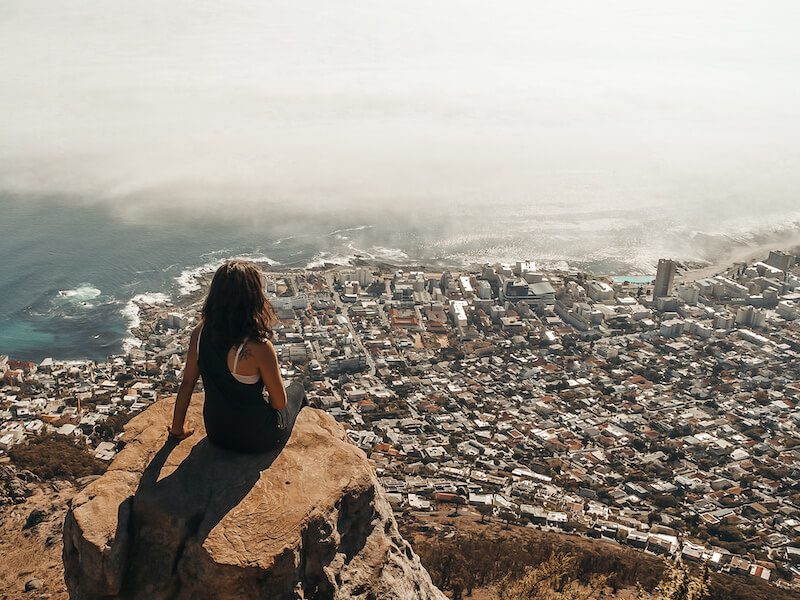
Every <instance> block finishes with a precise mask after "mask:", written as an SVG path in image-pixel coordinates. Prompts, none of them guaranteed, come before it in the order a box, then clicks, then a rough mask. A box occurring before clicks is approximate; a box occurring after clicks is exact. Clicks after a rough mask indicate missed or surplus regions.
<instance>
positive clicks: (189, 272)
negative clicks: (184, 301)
mask: <svg viewBox="0 0 800 600" xmlns="http://www.w3.org/2000/svg"><path fill="white" fill-rule="evenodd" d="M220 262H221V261H219V260H215V261H214V262H210V263H206V264H204V265H201V266H199V267H194V268H192V269H185V270H184V271H183V272H182V273H181V274H180V275H178V276H177V277H176V278H175V281H177V282H178V293H179V294H180V295H181V296H186V295H187V294H191V293H192V292H196V291H197V290H199V289H200V282H199V281H198V280H199V279H200V277H202V276H203V275H205V274H206V273H213V272H214V271H215V270H216V268H217V267H218V266H219V264H220Z"/></svg>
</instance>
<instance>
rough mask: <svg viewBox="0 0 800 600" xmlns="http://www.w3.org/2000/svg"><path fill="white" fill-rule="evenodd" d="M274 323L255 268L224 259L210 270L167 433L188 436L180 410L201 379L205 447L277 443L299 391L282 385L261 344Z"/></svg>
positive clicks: (252, 448) (270, 353) (267, 346)
mask: <svg viewBox="0 0 800 600" xmlns="http://www.w3.org/2000/svg"><path fill="white" fill-rule="evenodd" d="M274 321H275V312H274V309H273V308H272V306H271V304H270V303H269V300H268V299H267V297H266V295H265V293H264V287H263V274H262V273H261V271H260V270H259V269H258V267H257V265H255V264H253V263H251V262H248V261H241V260H231V261H227V262H226V263H225V264H223V265H222V266H221V267H220V268H219V269H217V272H216V273H215V274H214V277H213V279H212V281H211V286H210V287H209V291H208V296H207V297H206V301H205V304H204V305H203V310H202V322H201V323H202V324H201V325H200V326H198V327H197V328H196V329H195V331H194V332H193V333H192V338H191V344H190V347H189V353H188V356H187V359H186V365H185V367H184V372H183V381H182V382H181V386H180V388H179V389H178V397H177V399H176V402H175V411H174V413H173V419H172V426H171V427H170V432H171V434H172V435H174V436H176V437H179V438H185V437H187V436H189V435H191V434H192V432H193V430H192V429H191V428H187V426H186V423H185V418H186V411H187V409H188V406H189V402H190V401H191V394H192V390H193V388H194V385H195V383H196V382H197V380H198V378H200V377H202V378H203V385H204V387H205V391H206V401H205V407H204V409H203V420H204V421H205V425H206V432H207V434H208V438H209V440H210V441H211V442H212V443H214V444H215V445H217V446H221V447H223V448H227V449H230V450H237V451H240V452H261V451H265V450H269V449H271V448H274V447H275V446H276V445H278V444H280V443H281V441H285V438H286V437H287V436H288V434H289V433H290V432H291V427H292V425H293V424H294V419H295V418H296V416H297V412H299V410H300V408H301V407H302V405H303V404H302V403H303V400H304V392H303V386H302V385H300V384H298V383H294V384H292V385H290V386H289V388H284V385H283V380H282V377H281V369H280V364H279V361H278V355H277V353H276V352H275V349H274V348H273V347H272V344H271V343H270V342H269V340H270V339H271V338H272V334H273V332H272V325H271V324H272V323H273V322H274ZM265 389H266V390H267V391H268V392H269V400H267V399H266V398H265V397H264V390H265ZM281 417H283V418H281Z"/></svg>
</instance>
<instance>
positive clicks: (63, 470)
mask: <svg viewBox="0 0 800 600" xmlns="http://www.w3.org/2000/svg"><path fill="white" fill-rule="evenodd" d="M8 455H9V457H10V458H11V461H12V462H13V463H14V464H15V465H16V466H17V467H18V468H19V469H27V470H29V471H31V472H32V473H34V474H36V475H37V476H38V477H39V478H40V479H42V480H48V479H77V478H79V477H86V476H87V475H99V474H100V473H102V472H103V471H105V465H104V464H103V463H102V462H101V461H99V460H97V459H96V458H95V457H94V456H92V454H91V453H90V452H89V451H88V450H86V449H85V448H83V447H81V446H78V445H76V444H75V442H74V441H73V439H72V438H70V437H67V436H65V435H59V434H57V433H53V434H44V435H39V436H37V437H35V438H32V439H31V440H30V441H29V442H28V443H27V444H20V445H18V446H14V447H13V448H11V450H9V452H8Z"/></svg>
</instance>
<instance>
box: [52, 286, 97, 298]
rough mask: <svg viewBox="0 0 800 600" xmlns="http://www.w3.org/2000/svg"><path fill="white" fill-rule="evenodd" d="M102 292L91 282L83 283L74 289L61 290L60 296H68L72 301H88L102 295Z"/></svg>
mask: <svg viewBox="0 0 800 600" xmlns="http://www.w3.org/2000/svg"><path fill="white" fill-rule="evenodd" d="M100 294H102V292H101V291H100V290H99V289H97V288H96V287H94V286H93V285H92V284H91V283H81V284H80V285H78V287H76V288H75V289H72V290H59V292H58V297H59V298H66V299H68V300H69V301H71V302H86V301H87V300H92V299H94V298H97V297H98V296H100Z"/></svg>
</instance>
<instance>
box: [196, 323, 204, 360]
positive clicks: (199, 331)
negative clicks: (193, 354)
mask: <svg viewBox="0 0 800 600" xmlns="http://www.w3.org/2000/svg"><path fill="white" fill-rule="evenodd" d="M201 335H203V324H202V323H201V324H200V329H198V330H197V358H198V360H199V359H200V336H201Z"/></svg>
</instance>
